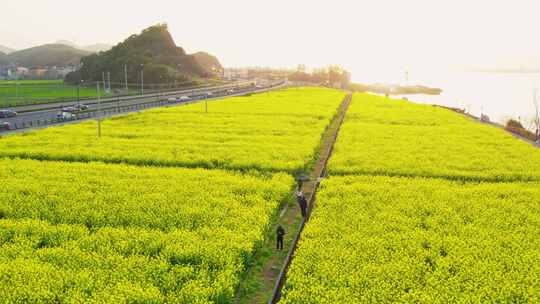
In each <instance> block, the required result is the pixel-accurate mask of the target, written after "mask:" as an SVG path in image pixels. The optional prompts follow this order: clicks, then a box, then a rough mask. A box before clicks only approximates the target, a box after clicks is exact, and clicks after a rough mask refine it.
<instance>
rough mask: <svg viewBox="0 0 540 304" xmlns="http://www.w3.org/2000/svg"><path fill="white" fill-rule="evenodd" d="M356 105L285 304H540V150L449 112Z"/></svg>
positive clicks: (397, 104)
mask: <svg viewBox="0 0 540 304" xmlns="http://www.w3.org/2000/svg"><path fill="white" fill-rule="evenodd" d="M353 100H354V101H353V104H352V105H351V108H350V110H349V112H348V113H347V117H346V120H345V122H344V125H343V126H342V128H341V130H340V134H339V136H338V139H337V143H336V146H335V149H334V154H333V156H332V158H331V159H330V162H329V168H328V170H329V172H330V177H329V178H328V179H326V180H325V181H323V183H322V185H321V188H320V189H319V192H318V193H317V202H316V207H315V209H314V211H313V213H312V216H311V219H310V221H309V222H308V224H307V226H306V228H305V230H304V232H303V234H302V238H301V240H300V244H299V247H298V249H297V251H296V255H295V257H294V260H293V262H292V265H291V268H290V269H289V272H288V276H287V282H286V285H285V288H284V294H283V298H282V300H281V302H280V303H286V304H288V303H537V302H539V301H540V281H539V280H538V278H540V263H538V261H540V239H539V238H538V235H540V204H539V197H540V178H539V177H540V154H539V151H538V150H535V149H534V148H533V147H532V146H529V145H528V144H527V143H524V142H522V141H520V140H518V139H516V138H514V137H512V136H510V135H508V134H507V133H505V132H504V131H502V130H499V129H497V128H495V127H492V126H486V125H482V124H479V123H475V122H473V121H472V120H471V119H469V118H466V117H465V116H462V115H459V114H457V113H453V112H451V111H448V110H444V109H441V108H436V107H432V106H427V105H417V104H412V103H409V102H404V101H397V100H389V99H386V98H382V97H377V96H370V95H361V94H358V95H355V96H354V99H353Z"/></svg>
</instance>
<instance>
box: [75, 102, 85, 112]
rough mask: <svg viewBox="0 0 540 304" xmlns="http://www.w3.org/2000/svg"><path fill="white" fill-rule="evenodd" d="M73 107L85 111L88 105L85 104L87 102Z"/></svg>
mask: <svg viewBox="0 0 540 304" xmlns="http://www.w3.org/2000/svg"><path fill="white" fill-rule="evenodd" d="M73 108H74V109H75V110H77V111H84V110H88V106H87V105H85V104H82V103H78V104H76V105H73Z"/></svg>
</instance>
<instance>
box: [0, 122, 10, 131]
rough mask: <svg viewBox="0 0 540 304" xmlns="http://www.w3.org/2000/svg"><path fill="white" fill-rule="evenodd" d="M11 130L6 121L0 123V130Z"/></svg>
mask: <svg viewBox="0 0 540 304" xmlns="http://www.w3.org/2000/svg"><path fill="white" fill-rule="evenodd" d="M9 130H11V124H10V123H9V122H7V121H4V122H1V123H0V131H9Z"/></svg>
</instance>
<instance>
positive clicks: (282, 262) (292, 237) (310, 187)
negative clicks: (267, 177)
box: [235, 94, 352, 304]
mask: <svg viewBox="0 0 540 304" xmlns="http://www.w3.org/2000/svg"><path fill="white" fill-rule="evenodd" d="M351 97H352V95H351V94H348V95H347V96H346V97H345V99H344V100H343V102H342V103H341V105H340V107H339V109H338V111H337V113H336V115H335V116H334V118H333V119H332V121H331V122H330V124H329V125H328V127H327V128H326V131H325V132H324V134H323V136H322V138H321V144H320V147H319V153H318V156H317V161H316V162H315V164H314V166H313V168H312V170H311V172H309V177H308V180H307V181H305V182H303V184H302V191H303V192H304V195H305V197H306V199H307V200H308V202H309V213H310V212H311V210H312V209H313V206H314V202H315V194H316V191H317V188H318V186H319V183H320V180H321V178H322V177H324V176H325V175H326V164H327V162H328V159H329V158H330V156H331V154H332V150H333V147H334V143H335V141H336V138H337V135H338V132H339V129H340V127H341V125H342V123H343V120H344V119H345V114H346V112H347V109H348V108H349V105H350V103H351ZM308 220H309V214H308V218H307V219H305V220H304V219H303V218H302V216H301V213H300V208H299V207H298V204H297V203H296V201H291V202H288V203H287V204H286V205H285V206H284V208H283V210H282V211H281V213H280V216H279V218H278V219H277V220H276V221H275V222H274V223H273V225H272V228H271V230H270V235H269V236H268V237H267V240H266V241H265V243H264V245H263V246H262V248H260V249H259V250H258V251H257V253H256V254H255V256H254V257H253V261H254V263H253V265H251V266H250V268H249V270H248V271H247V273H246V275H245V276H244V278H243V280H242V282H241V284H240V287H239V289H238V291H237V295H236V301H235V302H236V303H238V304H244V303H257V304H258V303H277V301H278V300H279V298H280V296H281V288H282V287H283V286H284V284H285V280H286V273H287V270H288V267H289V265H290V263H291V261H292V259H293V257H294V251H295V249H296V246H297V243H298V240H299V238H300V234H301V232H302V230H303V228H304V225H305V223H306V222H307V221H308ZM278 225H282V226H283V227H284V228H285V230H286V232H287V234H286V235H285V240H284V246H283V251H277V250H276V249H275V245H276V238H275V230H276V228H277V226H278Z"/></svg>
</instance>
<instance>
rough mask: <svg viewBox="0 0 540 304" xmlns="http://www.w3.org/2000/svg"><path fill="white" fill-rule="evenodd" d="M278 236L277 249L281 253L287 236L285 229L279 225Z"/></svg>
mask: <svg viewBox="0 0 540 304" xmlns="http://www.w3.org/2000/svg"><path fill="white" fill-rule="evenodd" d="M276 234H277V244H276V249H277V250H280V251H281V250H283V236H284V235H285V229H283V227H281V225H279V226H278V228H277V231H276Z"/></svg>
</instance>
